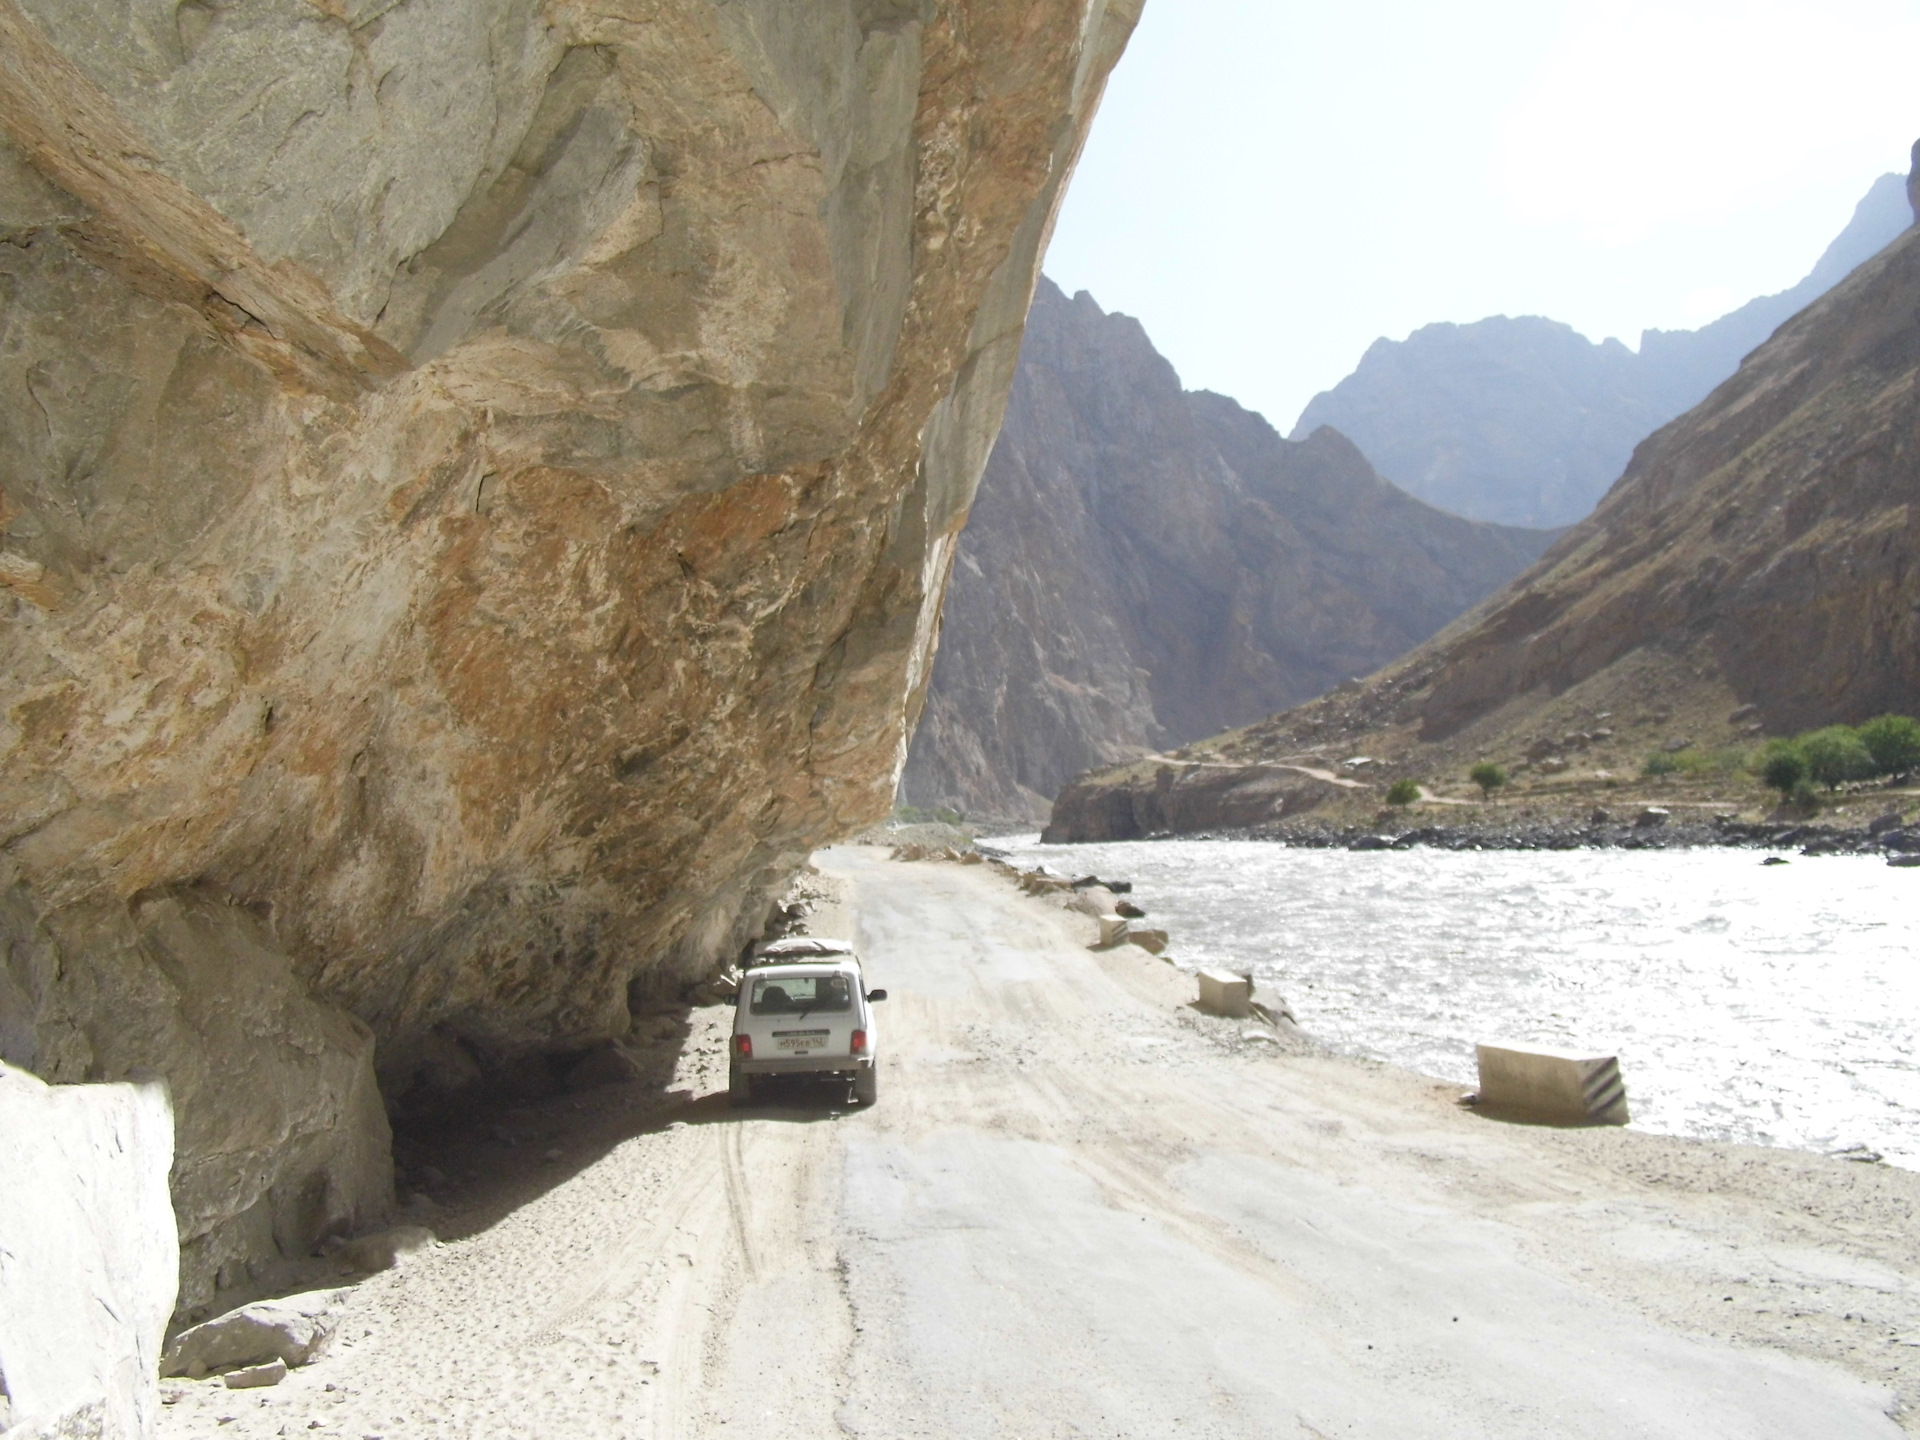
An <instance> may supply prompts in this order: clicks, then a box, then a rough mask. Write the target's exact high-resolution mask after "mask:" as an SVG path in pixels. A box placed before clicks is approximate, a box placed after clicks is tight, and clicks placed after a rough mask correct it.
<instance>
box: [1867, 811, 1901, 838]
mask: <svg viewBox="0 0 1920 1440" xmlns="http://www.w3.org/2000/svg"><path fill="white" fill-rule="evenodd" d="M1900 824H1901V821H1900V812H1899V811H1898V810H1889V811H1888V812H1887V813H1886V814H1884V815H1882V816H1881V817H1880V818H1879V819H1877V820H1873V821H1869V822H1868V824H1867V834H1869V835H1884V834H1886V833H1887V832H1888V831H1889V830H1898V829H1899V828H1900Z"/></svg>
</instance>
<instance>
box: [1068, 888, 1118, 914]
mask: <svg viewBox="0 0 1920 1440" xmlns="http://www.w3.org/2000/svg"><path fill="white" fill-rule="evenodd" d="M1067 908H1068V909H1069V910H1078V911H1079V912H1080V913H1081V914H1082V915H1091V916H1093V917H1094V918H1095V919H1099V918H1100V917H1101V916H1102V915H1118V914H1119V913H1120V902H1119V901H1118V900H1117V899H1115V898H1114V894H1113V892H1112V891H1111V890H1109V889H1107V887H1106V886H1104V885H1094V886H1090V887H1089V888H1087V889H1085V890H1076V891H1075V892H1074V896H1073V898H1072V899H1071V900H1069V901H1068V902H1067Z"/></svg>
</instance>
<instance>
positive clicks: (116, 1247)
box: [0, 1063, 180, 1440]
mask: <svg viewBox="0 0 1920 1440" xmlns="http://www.w3.org/2000/svg"><path fill="white" fill-rule="evenodd" d="M0 1137H5V1138H4V1141H3V1142H0V1143H3V1144H4V1159H0V1375H4V1376H5V1378H6V1390H7V1395H8V1399H9V1402H10V1408H11V1411H12V1420H13V1424H14V1426H15V1427H17V1428H16V1429H14V1430H10V1431H9V1432H8V1433H9V1434H16V1433H17V1434H22V1435H34V1434H47V1435H60V1434H63V1433H67V1434H74V1435H87V1436H97V1437H99V1440H140V1437H146V1436H150V1435H151V1434H152V1433H153V1427H154V1421H155V1417H156V1416H157V1415H158V1413H159V1405H160V1392H159V1387H158V1385H157V1384H156V1383H155V1379H156V1373H157V1372H156V1367H155V1360H156V1358H157V1357H158V1355H159V1353H160V1344H161V1341H162V1340H163V1339H164V1338H165V1335H166V1328H167V1317H168V1316H169V1315H170V1314H172V1313H173V1302H174V1294H175V1290H176V1288H177V1286H178V1283H179V1267H180V1252H179V1242H178V1239H177V1237H176V1234H175V1230H174V1219H173V1205H172V1202H171V1201H170V1200H169V1198H168V1194H167V1173H168V1171H169V1170H170V1169H171V1168H172V1166H173V1107H172V1105H171V1104H170V1102H169V1100H168V1098H167V1091H166V1087H165V1086H164V1085H161V1084H158V1083H151V1084H129V1085H47V1084H46V1083H44V1082H43V1081H41V1080H40V1079H39V1078H38V1077H37V1076H34V1075H31V1074H29V1073H28V1072H26V1071H24V1070H16V1069H14V1068H13V1067H12V1066H10V1065H6V1064H4V1063H0ZM25 1177H31V1180H32V1183H30V1184H23V1183H20V1181H21V1180H22V1179H23V1178H25Z"/></svg>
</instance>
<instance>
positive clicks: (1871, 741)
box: [1859, 715, 1920, 775]
mask: <svg viewBox="0 0 1920 1440" xmlns="http://www.w3.org/2000/svg"><path fill="white" fill-rule="evenodd" d="M1859 735H1860V743H1861V744H1862V745H1864V746H1866V747H1867V753H1868V754H1869V755H1871V756H1872V757H1873V765H1874V769H1875V770H1876V771H1878V772H1879V773H1880V774H1882V775H1910V774H1912V773H1913V772H1914V771H1915V770H1916V769H1920V720H1915V719H1914V718H1913V717H1912V716H1911V715H1882V716H1879V717H1878V718H1877V719H1873V720H1869V721H1868V722H1867V723H1866V724H1864V725H1862V726H1861V727H1860V730H1859Z"/></svg>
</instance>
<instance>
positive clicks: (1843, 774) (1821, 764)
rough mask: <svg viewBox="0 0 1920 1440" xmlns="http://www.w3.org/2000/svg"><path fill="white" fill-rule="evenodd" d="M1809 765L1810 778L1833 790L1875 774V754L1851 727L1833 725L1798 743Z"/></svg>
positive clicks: (1805, 737)
mask: <svg viewBox="0 0 1920 1440" xmlns="http://www.w3.org/2000/svg"><path fill="white" fill-rule="evenodd" d="M1794 744H1795V745H1796V746H1797V747H1798V749H1799V751H1800V753H1801V755H1802V756H1804V757H1805V758H1806V762H1807V778H1808V779H1810V780H1812V781H1814V782H1815V783H1816V784H1819V785H1824V786H1826V787H1827V789H1829V790H1838V789H1839V788H1840V787H1841V786H1842V785H1843V784H1845V783H1846V782H1847V781H1849V780H1865V779H1866V778H1867V777H1869V776H1870V775H1873V774H1874V773H1876V772H1875V768H1874V763H1873V755H1872V753H1871V752H1870V751H1869V750H1868V749H1867V747H1866V745H1865V744H1864V743H1862V741H1861V739H1860V736H1859V734H1858V733H1857V732H1856V731H1855V730H1854V729H1853V727H1852V726H1850V725H1829V726H1827V728H1826V729H1824V730H1815V731H1813V732H1812V733H1811V734H1808V735H1802V736H1801V737H1800V738H1799V739H1798V740H1796V741H1795V742H1794Z"/></svg>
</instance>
